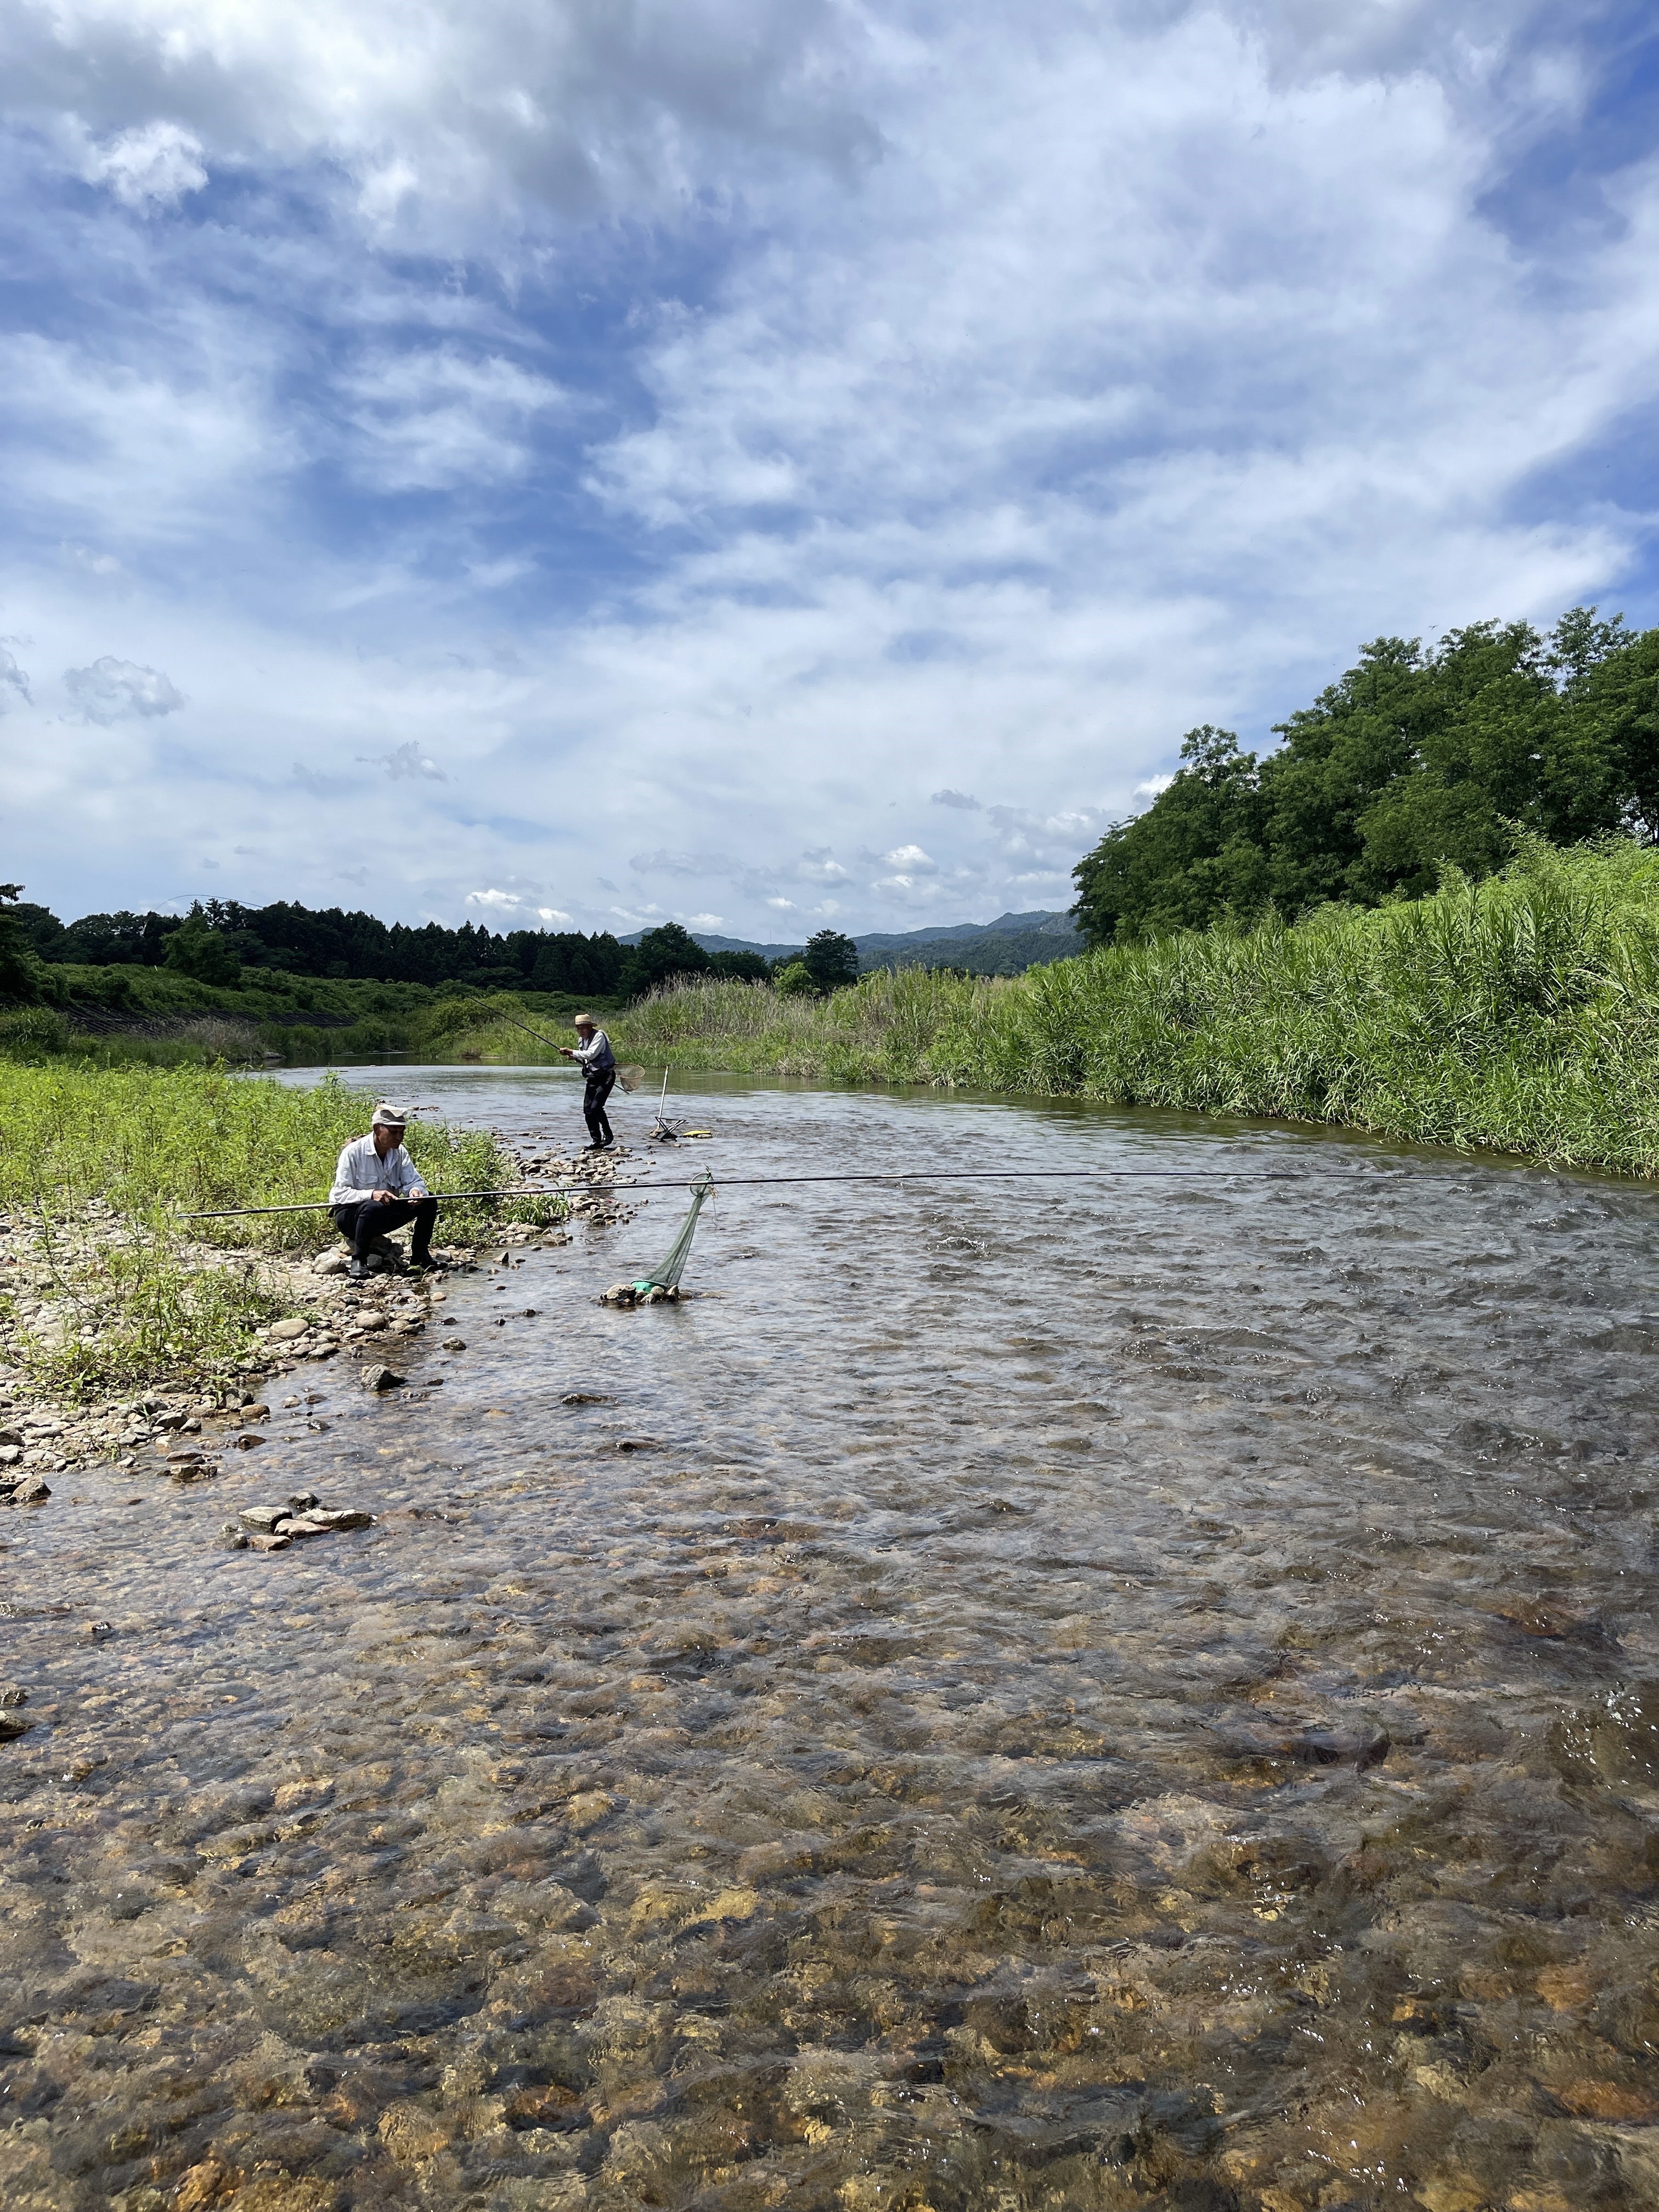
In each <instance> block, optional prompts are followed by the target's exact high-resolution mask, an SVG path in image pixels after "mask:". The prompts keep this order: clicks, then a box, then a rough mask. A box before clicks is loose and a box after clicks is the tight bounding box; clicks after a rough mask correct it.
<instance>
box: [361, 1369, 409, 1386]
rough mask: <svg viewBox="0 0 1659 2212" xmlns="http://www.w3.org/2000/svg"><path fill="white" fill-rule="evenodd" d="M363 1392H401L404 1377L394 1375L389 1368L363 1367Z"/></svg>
mask: <svg viewBox="0 0 1659 2212" xmlns="http://www.w3.org/2000/svg"><path fill="white" fill-rule="evenodd" d="M362 1384H363V1388H364V1389H365V1390H401V1389H403V1387H404V1377H403V1376H401V1375H394V1374H393V1373H392V1370H391V1368H389V1367H365V1368H363V1369H362Z"/></svg>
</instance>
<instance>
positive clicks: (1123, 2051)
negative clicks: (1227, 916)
mask: <svg viewBox="0 0 1659 2212" xmlns="http://www.w3.org/2000/svg"><path fill="white" fill-rule="evenodd" d="M396 1081H397V1083H398V1086H399V1088H400V1089H401V1090H403V1091H406V1092H410V1093H411V1094H412V1095H414V1096H416V1097H418V1098H420V1099H422V1100H424V1101H427V1102H430V1103H435V1104H438V1105H441V1107H442V1109H443V1110H445V1111H447V1112H449V1113H451V1114H453V1115H457V1116H459V1117H463V1118H471V1119H478V1120H488V1121H491V1122H492V1123H494V1124H495V1126H496V1127H500V1128H501V1130H502V1131H503V1132H504V1133H507V1134H509V1135H514V1136H517V1135H537V1136H543V1135H545V1134H548V1133H551V1134H554V1135H556V1137H558V1138H560V1139H563V1140H565V1141H567V1142H568V1140H569V1139H570V1138H571V1136H572V1134H573V1133H574V1124H575V1103H576V1102H575V1096H574V1088H573V1086H572V1085H570V1084H569V1082H568V1080H567V1079H562V1078H561V1077H559V1076H556V1075H549V1074H538V1073H514V1072H511V1071H462V1070H434V1069H421V1070H409V1069H403V1070H399V1071H398V1074H397V1077H396ZM692 1103H695V1105H696V1111H697V1115H698V1116H699V1117H701V1118H703V1119H705V1120H706V1121H707V1123H708V1126H709V1127H712V1128H713V1130H714V1139H713V1141H712V1142H709V1143H708V1144H703V1145H700V1146H686V1147H685V1148H684V1152H682V1153H681V1154H680V1155H678V1156H674V1155H668V1156H659V1155H658V1154H656V1153H653V1154H652V1156H651V1157H652V1159H653V1171H654V1173H655V1175H656V1176H658V1177H659V1178H665V1177H666V1176H670V1175H671V1174H673V1173H675V1172H677V1171H678V1172H680V1173H686V1172H689V1171H690V1167H691V1166H693V1165H695V1166H696V1167H701V1166H702V1165H703V1164H705V1163H706V1164H708V1165H710V1166H711V1167H712V1168H713V1169H714V1170H715V1172H716V1174H717V1176H718V1175H719V1174H720V1173H722V1172H724V1173H728V1174H732V1175H742V1174H750V1175H761V1174H766V1173H784V1172H795V1173H801V1172H807V1171H828V1170H838V1169H848V1170H868V1169H870V1168H872V1167H875V1166H883V1167H892V1168H902V1167H912V1168H920V1167H930V1166H931V1167H938V1166H955V1167H964V1168H966V1167H974V1166H996V1165H1015V1164H1029V1165H1032V1166H1054V1167H1057V1166H1084V1165H1117V1166H1124V1167H1136V1168H1147V1167H1156V1168H1158V1169H1160V1170H1162V1169H1164V1168H1179V1169H1181V1170H1183V1171H1185V1172H1184V1173H1183V1174H1182V1176H1179V1177H1177V1176H1167V1177H1162V1178H1160V1177H1142V1178H1139V1179H1129V1178H1126V1179H1122V1180H1119V1181H1109V1180H1101V1181H1098V1182H1076V1183H1070V1184H1060V1183H1054V1184H1048V1185H1044V1184H1042V1183H1036V1182H1033V1183H1025V1184H1018V1183H1007V1184H1001V1185H998V1184H995V1183H986V1184H977V1185H975V1184H973V1183H958V1184H954V1185H951V1184H939V1185H937V1186H934V1187H933V1188H926V1187H921V1188H918V1187H916V1186H911V1187H909V1188H893V1187H890V1186H887V1187H884V1186H882V1185H879V1184H847V1185H840V1186H836V1185H827V1186H811V1185H808V1186H797V1187H774V1188H759V1189H754V1188H747V1189H745V1188H733V1189H732V1190H730V1191H729V1192H727V1193H726V1194H723V1195H722V1196H720V1198H719V1199H718V1200H717V1201H716V1202H715V1204H714V1206H712V1207H710V1208H709V1209H708V1212H706V1213H705V1215H704V1218H703V1223H702V1227H701V1228H700V1230H699V1231H698V1235H697V1240H696V1247H695V1249H694V1252H693V1255H692V1261H691V1266H690V1270H689V1272H688V1274H687V1278H686V1283H687V1288H688V1290H693V1291H696V1292H698V1293H699V1294H700V1295H699V1296H697V1297H695V1298H691V1299H689V1300H688V1301H687V1302H686V1303H685V1304H682V1305H680V1306H678V1307H658V1308H652V1309H646V1310H640V1311H637V1312H632V1313H618V1312H616V1311H612V1310H607V1309H602V1308H600V1307H599V1306H598V1305H597V1304H594V1303H593V1299H594V1297H595V1294H596V1293H597V1292H598V1291H600V1290H602V1289H603V1288H604V1287H605V1285H606V1284H607V1283H608V1282H610V1281H611V1280H612V1279H616V1278H617V1277H618V1276H620V1275H624V1274H628V1273H633V1272H635V1271H636V1270H638V1269H640V1268H641V1267H644V1266H646V1265H648V1264H649V1263H650V1262H652V1261H653V1260H654V1259H655V1258H656V1257H657V1256H658V1255H659V1250H660V1249H662V1248H665V1246H666V1244H667V1243H668V1242H669V1240H670V1237H671V1234H672V1231H673V1228H674V1225H675V1224H676V1222H677V1220H678V1214H679V1212H680V1210H681V1206H680V1200H678V1196H676V1195H674V1194H669V1193H666V1192H665V1193H663V1194H659V1195H658V1196H656V1197H654V1198H653V1200H651V1202H650V1204H649V1206H647V1208H645V1209H644V1210H643V1211H642V1212H641V1213H640V1214H639V1215H638V1217H637V1218H635V1220H634V1221H633V1222H632V1223H631V1224H629V1225H625V1226H619V1227H616V1228H611V1229H609V1230H605V1229H592V1230H584V1231H580V1232H579V1235H578V1237H577V1240H576V1241H575V1242H574V1243H573V1244H572V1245H571V1246H570V1247H569V1248H568V1249H565V1250H562V1251H557V1252H552V1251H537V1252H534V1253H532V1255H530V1257H529V1258H528V1259H527V1261H526V1264H525V1265H524V1266H523V1267H521V1268H514V1269H513V1270H511V1271H510V1272H497V1273H493V1274H490V1273H479V1274H476V1275H470V1276H462V1277H458V1278H455V1279H452V1280H451V1282H450V1284H449V1285H448V1299H447V1305H446V1306H445V1308H444V1309H443V1311H444V1316H445V1327H444V1328H443V1329H438V1328H433V1329H430V1330H428V1334H427V1337H426V1339H424V1340H422V1341H423V1344H424V1345H425V1346H427V1347H428V1348H427V1349H425V1350H424V1351H423V1352H422V1354H421V1355H420V1357H419V1358H418V1359H417V1360H416V1363H415V1364H414V1365H413V1366H411V1367H410V1372H411V1374H414V1375H416V1376H417V1377H418V1376H422V1375H428V1374H429V1375H437V1374H440V1373H441V1374H442V1375H443V1376H444V1377H445V1382H444V1385H443V1388H442V1389H441V1390H435V1391H434V1392H433V1393H432V1394H431V1395H429V1396H428V1398H426V1399H425V1400H424V1401H420V1400H416V1399H415V1398H413V1397H410V1396H407V1395H403V1396H400V1395H391V1396H388V1397H384V1398H372V1399H371V1398H369V1397H368V1396H367V1395H365V1394H364V1393H363V1392H362V1389H360V1388H359V1387H358V1385H357V1383H356V1370H355V1367H352V1366H348V1365H347V1364H345V1363H344V1361H343V1359H342V1360H337V1361H335V1362H333V1363H331V1364H324V1365H320V1366H318V1367H316V1368H314V1369H313V1370H308V1374H309V1376H310V1377H311V1380H310V1383H309V1386H308V1387H310V1388H311V1389H313V1390H315V1391H318V1392H319V1393H321V1394H322V1395H323V1398H324V1400H325V1403H324V1404H323V1405H322V1406H321V1407H301V1408H299V1409H297V1410H295V1411H294V1412H289V1413H282V1412H279V1413H277V1415H276V1419H275V1420H274V1421H273V1424H272V1426H271V1430H270V1440H269V1442H268V1443H267V1444H266V1446H265V1447H264V1449H260V1450H258V1451H250V1452H248V1453H247V1454H246V1455H240V1454H227V1455H226V1461H227V1464H226V1467H225V1471H224V1473H223V1474H222V1476H221V1477H220V1478H219V1479H218V1480H216V1481H214V1482H210V1483H206V1484H200V1485H197V1486H192V1487H191V1488H188V1489H185V1490H175V1489H173V1487H172V1486H168V1485H166V1484H164V1483H163V1484H156V1483H154V1482H153V1480H151V1482H150V1484H149V1486H148V1487H146V1488H145V1489H144V1490H143V1494H142V1502H141V1503H137V1504H135V1503H131V1502H130V1501H131V1500H132V1499H133V1497H134V1478H133V1477H132V1476H131V1475H127V1476H122V1475H120V1474H117V1473H110V1474H83V1475H78V1476H74V1477H71V1478H62V1479H58V1478H55V1479H54V1486H55V1487H56V1488H57V1490H58V1495H57V1496H55V1497H54V1498H53V1499H52V1503H51V1504H50V1505H48V1506H46V1507H44V1508H40V1509H38V1510H33V1511H31V1512H27V1513H25V1512H22V1511H19V1512H17V1513H15V1514H14V1515H13V1516H11V1517H10V1518H9V1519H8V1520H7V1521H6V1522H5V1524H4V1527H3V1529H0V1538H3V1543H4V1553H3V1559H0V1573H3V1581H4V1596H5V1599H6V1600H7V1602H6V1604H5V1605H4V1607H3V1624H0V1625H3V1632H4V1639H5V1657H4V1661H3V1673H4V1677H5V1679H6V1680H9V1681H11V1682H14V1683H16V1684H19V1685H21V1686H24V1687H25V1688H27V1692H28V1693H29V1699H30V1702H29V1705H28V1706H27V1714H28V1716H29V1717H31V1718H32V1719H33V1723H34V1725H33V1728H32V1729H31V1730H30V1732H29V1733H28V1734H27V1735H24V1736H22V1737H21V1738H20V1739H19V1740H18V1741H15V1742H14V1743H10V1744H8V1745H6V1746H4V1747H3V1748H0V1779H3V1805H0V1871H3V1887H0V1911H3V1915H4V1948H3V1954H0V1956H3V1964H4V1973H5V1979H4V1984H3V2006H0V2021H3V2033H4V2049H3V2056H0V2088H3V2106H4V2112H5V2115H6V2118H5V2120H4V2121H3V2122H0V2197H3V2201H4V2203H6V2205H7V2206H8V2207H9V2208H10V2212H23V2209H24V2208H34V2207H40V2208H47V2207H50V2208H53V2212H57V2208H60V2207H73V2208H82V2207H85V2208H91V2207H101V2206H104V2205H107V2204H112V2203H115V2204H119V2205H121V2206H123V2207H124V2208H126V2212H162V2208H164V2207H173V2206H177V2207H179V2208H180V2212H197V2208H198V2207H204V2206H209V2205H213V2204H224V2205H234V2206H235V2207H237V2208H240V2212H290V2208H291V2212H313V2209H314V2212H326V2208H334V2207H340V2208H344V2207H352V2206H379V2205H386V2206H388V2207H390V2206H443V2207H450V2206H478V2207H490V2208H497V2207H499V2208H502V2212H507V2208H513V2212H517V2208H524V2212H532V2208H533V2212H541V2209H542V2208H550V2212H551V2209H552V2208H564V2207H572V2208H574V2207H590V2206H591V2207H594V2208H604V2212H611V2208H616V2209H617V2212H622V2208H629V2207H634V2206H666V2207H692V2206H696V2207H700V2208H701V2207H707V2208H711V2212H712V2208H716V2207H719V2208H722V2212H724V2208H732V2212H737V2208H750V2207H759V2206H771V2205H783V2204H787V2205H788V2206H790V2207H792V2208H795V2207H799V2208H802V2212H812V2208H818V2207H822V2208H823V2212H922V2208H925V2207H933V2208H935V2212H945V2208H947V2207H948V2208H957V2207H960V2208H969V2207H973V2208H978V2207H988V2208H1013V2207H1024V2206H1028V2205H1030V2206H1036V2205H1042V2206H1065V2207H1068V2208H1069V2207H1073V2206H1078V2207H1102V2208H1113V2212H1115V2209H1116V2208H1128V2207H1142V2206H1158V2207H1162V2206H1170V2207H1176V2208H1181V2212H1206V2208H1218V2212H1219V2209H1220V2208H1230V2207H1238V2208H1241V2212H1255V2208H1261V2212H1297V2208H1301V2207H1308V2208H1313V2207H1316V2206H1322V2207H1328V2208H1329V2207H1335V2206H1353V2207H1365V2208H1369V2207H1372V2206H1382V2205H1384V2204H1386V2205H1389V2206H1396V2205H1401V2204H1411V2203H1419V2204H1421V2205H1422V2206H1424V2207H1425V2208H1426V2212H1480V2208H1484V2207H1488V2206H1492V2207H1499V2206H1501V2207H1504V2208H1506V2212H1580V2208H1583V2207H1598V2208H1600V2207H1605V2208H1624V2207H1627V2206H1628V2207H1637V2206H1651V2205H1653V2204H1654V2203H1659V2069H1656V2066H1655V2056H1656V2045H1659V1789H1656V1779H1659V1656H1656V1651H1655V1648H1654V1647H1655V1629H1654V1623H1653V1613H1652V1607H1653V1598H1654V1592H1655V1559H1654V1536H1655V1523H1654V1512H1655V1498H1656V1487H1659V1486H1656V1480H1655V1474H1654V1456H1655V1449H1656V1443H1659V1395H1656V1389H1655V1376H1654V1355H1655V1351H1656V1347H1659V1287H1656V1284H1655V1261H1654V1239H1655V1231H1656V1228H1659V1194H1656V1193H1654V1192H1651V1191H1649V1190H1644V1189H1641V1188H1634V1187H1631V1186H1623V1185H1620V1184H1617V1183H1613V1182H1597V1181H1595V1180H1592V1179H1589V1178H1584V1177H1576V1176H1563V1175H1559V1174H1554V1173H1551V1172H1547V1171H1545V1170H1536V1169H1528V1168H1525V1167H1522V1166H1519V1165H1517V1164H1513V1163H1503V1162H1481V1163H1474V1162H1470V1161H1467V1160H1462V1159H1458V1158H1452V1157H1449V1156H1447V1155H1441V1154H1429V1153H1422V1152H1407V1151H1404V1150H1401V1149H1400V1148H1391V1147H1389V1146H1382V1145H1378V1144H1375V1143H1371V1142H1370V1141H1367V1140H1363V1139H1357V1138H1353V1137H1344V1136H1340V1135H1329V1134H1321V1133H1313V1132H1304V1131H1294V1130H1289V1129H1285V1128H1267V1127H1258V1126H1254V1125H1245V1124H1225V1123H1216V1122H1201V1121H1193V1120H1188V1119H1184V1118H1181V1117H1176V1116H1152V1115H1122V1114H1115V1113H1111V1112H1109V1111H1105V1110H1103V1109H1096V1108H1089V1107H1084V1106H1079V1105H1070V1104H1066V1103H1016V1102H1011V1101H1008V1100H1006V1099H1003V1100H992V1101H975V1100H972V1099H960V1098H944V1097H936V1096H915V1097H906V1096H894V1095H885V1094H871V1093H830V1092H823V1091H811V1090H807V1089H804V1088H789V1087H787V1086H781V1085H772V1086H761V1085H750V1084H746V1083H738V1082H720V1081H718V1080H714V1079H708V1080H706V1081H704V1082H703V1083H702V1084H701V1085H698V1086H697V1087H696V1096H695V1099H694V1101H693V1102H692ZM617 1118H618V1120H619V1122H623V1123H625V1124H626V1127H625V1128H624V1130H623V1133H624V1134H625V1135H629V1134H631V1135H632V1136H633V1137H635V1138H638V1137H641V1136H642V1135H643V1134H644V1133H645V1132H646V1130H647V1127H648V1126H649V1119H650V1116H649V1113H648V1110H647V1108H646V1107H645V1105H644V1104H643V1103H642V1102H641V1099H639V1098H635V1100H634V1101H632V1102H629V1103H626V1104H625V1105H624V1107H623V1112H622V1114H621V1115H618V1117H617ZM688 1156H689V1157H688ZM326 1165H327V1164H326V1163H319V1176H320V1174H321V1173H322V1172H323V1171H325V1168H326ZM1267 1165H1273V1166H1292V1167H1295V1168H1297V1169H1298V1170H1304V1171H1305V1174H1304V1179H1302V1180H1298V1181H1286V1182H1272V1181H1260V1182H1245V1181H1241V1182H1226V1181H1224V1180H1220V1179H1218V1178H1219V1176H1220V1175H1221V1173H1222V1171H1223V1170H1228V1169H1241V1168H1253V1167H1254V1168H1261V1167H1262V1166H1267ZM527 1309H533V1311H528V1310H527ZM498 1323H499V1325H498ZM451 1328H453V1330H454V1331H457V1332H459V1334H461V1335H463V1336H464V1337H465V1338H466V1340H467V1341H468V1345H469V1347H470V1348H469V1349H468V1350H467V1351H466V1352H465V1353H463V1354H459V1355H456V1356H454V1357H453V1358H447V1359H446V1358H443V1357H442V1355H441V1353H440V1352H439V1350H438V1347H437V1343H436V1339H437V1338H438V1336H439V1335H440V1334H444V1333H447V1332H448V1331H449V1330H450V1329H451ZM303 1380H304V1378H303V1377H302V1378H301V1381H302V1382H303ZM274 1395H278V1396H280V1395H283V1393H282V1392H280V1391H278V1392H276V1393H275V1394H274ZM572 1399H576V1400H580V1401H581V1402H576V1403H571V1402H567V1401H569V1400H572ZM307 1417H311V1418H318V1417H321V1418H325V1419H326V1420H327V1421H328V1422H329V1423H330V1424H331V1425H330V1426H329V1427H328V1428H327V1429H326V1430H324V1431H315V1430H312V1429H309V1428H307V1426H306V1425H305V1421H306V1419H307ZM624 1447H628V1449H624ZM230 1462H234V1464H231V1463H230ZM296 1487H309V1488H312V1489H314V1490H316V1491H317V1492H319V1494H320V1495H321V1497H322V1498H323V1500H324V1502H325V1504H353V1505H366V1506H368V1507H369V1508H370V1509H371V1510H374V1512H376V1513H377V1514H379V1515H380V1516H382V1518H381V1519H380V1522H378V1524H377V1525H376V1526H375V1527H374V1528H372V1529H370V1530H368V1531H367V1532H364V1533H362V1534H354V1535H338V1536H334V1537H327V1538H321V1539H318V1540H316V1541H313V1542H312V1543H310V1544H308V1545H307V1546H304V1547H296V1549H295V1550H294V1551H293V1552H290V1553H285V1554H283V1555H281V1556H276V1557H261V1556H259V1555H257V1554H252V1553H235V1552H228V1551H224V1550H221V1549H218V1548H216V1531H217V1529H218V1528H219V1525H220V1523H221V1522H222V1521H224V1520H225V1519H227V1518H228V1517H229V1516H232V1515H234V1512H235V1511H236V1510H238V1509H239V1508H240V1507H241V1506H244V1505H247V1504H253V1503H256V1502H258V1501H259V1500H261V1499H264V1498H272V1497H274V1498H278V1499H280V1498H283V1496H285V1495H286V1494H287V1492H289V1490H290V1489H293V1488H296ZM93 1622H98V1623H102V1624H106V1626H104V1627H101V1628H100V1629H99V1630H98V1631H97V1632H89V1631H88V1628H87V1626H86V1624H88V1623H93Z"/></svg>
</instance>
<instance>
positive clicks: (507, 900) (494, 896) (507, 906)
mask: <svg viewBox="0 0 1659 2212" xmlns="http://www.w3.org/2000/svg"><path fill="white" fill-rule="evenodd" d="M466 902H467V904H468V905H469V906H487V907H490V908H494V909H495V911H497V912H499V913H507V912H510V911H511V910H512V908H514V907H519V906H522V905H523V904H524V901H523V900H522V899H521V898H520V896H519V895H518V893H517V892H516V891H497V890H489V891H469V892H468V893H467V895H466Z"/></svg>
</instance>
